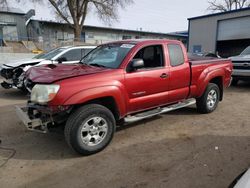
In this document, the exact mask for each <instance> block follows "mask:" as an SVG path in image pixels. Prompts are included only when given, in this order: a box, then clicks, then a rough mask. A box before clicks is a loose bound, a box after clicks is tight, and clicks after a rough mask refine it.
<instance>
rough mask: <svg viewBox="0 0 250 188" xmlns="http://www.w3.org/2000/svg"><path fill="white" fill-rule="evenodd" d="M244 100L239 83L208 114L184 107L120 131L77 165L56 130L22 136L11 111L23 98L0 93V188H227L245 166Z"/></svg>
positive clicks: (249, 159)
mask: <svg viewBox="0 0 250 188" xmlns="http://www.w3.org/2000/svg"><path fill="white" fill-rule="evenodd" d="M249 97H250V84H244V83H241V84H240V85H239V86H238V87H231V88H229V89H227V90H226V92H225V98H224V101H223V102H222V103H220V105H219V107H218V109H217V110H216V111H215V112H214V113H212V114H208V115H200V114H198V113H197V112H196V109H195V107H189V108H184V109H181V110H178V111H174V112H171V113H168V114H165V115H162V116H157V117H154V118H152V119H149V120H146V121H141V122H138V123H135V124H131V125H129V126H126V127H120V128H118V131H117V133H116V134H115V137H114V139H113V141H112V143H111V144H110V145H109V147H108V148H107V149H105V150H104V151H102V152H101V153H98V154H96V155H93V156H89V157H81V156H79V155H77V154H75V153H74V152H72V151H71V150H70V149H69V148H68V146H67V145H66V143H65V141H64V137H63V132H62V130H61V129H60V128H59V129H55V130H54V131H53V132H52V133H50V134H39V133H32V132H28V131H26V130H25V128H24V126H23V125H22V124H21V123H20V121H19V120H18V119H17V117H16V115H15V111H14V105H15V104H24V103H25V100H26V99H27V96H25V95H24V94H23V93H21V92H18V91H15V90H8V91H7V90H3V89H0V139H1V140H2V143H1V144H0V187H1V188H5V187H8V188H12V187H26V188H29V187H32V188H33V187H36V188H39V187H41V188H44V187H61V188H64V187H65V188H68V187H71V188H74V187H90V188H92V187H93V188H95V187H115V188H127V187H128V188H129V187H133V188H140V187H143V188H144V187H157V188H158V187H164V188H165V187H168V188H177V187H178V188H201V187H202V188H211V187H213V188H217V187H218V188H224V187H228V185H229V184H230V183H231V182H232V181H233V179H234V178H235V177H236V176H237V175H238V174H240V173H241V172H242V171H243V170H244V169H246V168H248V167H249V166H250V155H249V153H250V129H249V127H250V118H249V108H250V99H249Z"/></svg>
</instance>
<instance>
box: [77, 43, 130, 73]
mask: <svg viewBox="0 0 250 188" xmlns="http://www.w3.org/2000/svg"><path fill="white" fill-rule="evenodd" d="M133 47H134V45H133V44H121V43H119V44H106V45H102V46H99V47H97V48H96V49H94V50H93V51H91V52H90V53H89V54H87V55H86V56H85V57H84V58H83V59H82V60H81V63H84V64H87V65H92V66H97V67H107V68H113V69H116V68H118V67H119V66H120V64H121V63H122V61H123V59H124V58H125V57H126V55H127V54H128V52H129V51H130V50H131V48H133Z"/></svg>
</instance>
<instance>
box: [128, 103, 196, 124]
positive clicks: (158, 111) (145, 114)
mask: <svg viewBox="0 0 250 188" xmlns="http://www.w3.org/2000/svg"><path fill="white" fill-rule="evenodd" d="M195 103H196V100H195V99H187V100H185V101H182V102H179V103H177V104H173V105H170V106H167V107H163V108H156V109H154V110H150V111H146V112H142V113H139V114H136V115H133V116H131V115H130V116H127V117H125V119H124V120H125V122H126V123H132V122H136V121H140V120H143V119H146V118H151V117H153V116H156V115H160V114H163V113H167V112H170V111H173V110H177V109H180V108H184V107H187V106H191V105H193V104H195Z"/></svg>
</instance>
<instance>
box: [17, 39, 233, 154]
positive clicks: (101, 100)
mask: <svg viewBox="0 0 250 188" xmlns="http://www.w3.org/2000/svg"><path fill="white" fill-rule="evenodd" d="M231 74H232V63H231V61H230V60H228V59H215V58H201V57H200V58H192V59H189V58H188V56H187V53H186V49H185V47H184V46H183V44H182V43H181V42H179V41H172V40H129V41H127V40H126V41H118V42H113V43H108V44H104V45H100V46H99V47H97V48H96V49H94V50H93V51H91V52H90V53H89V54H88V55H87V56H85V57H84V58H83V59H82V60H81V62H79V63H78V64H74V65H66V64H56V65H53V64H52V65H45V66H41V67H34V68H31V69H29V71H28V72H27V73H26V77H27V78H28V79H27V80H26V82H27V83H26V85H27V86H28V87H30V89H32V92H31V97H30V100H29V101H28V105H27V106H26V107H16V112H17V115H18V116H19V118H20V119H21V120H22V121H23V123H24V124H25V125H26V127H27V128H28V129H29V130H32V131H39V132H44V133H45V132H47V131H48V127H51V126H54V125H55V124H62V125H65V131H64V132H65V138H66V141H67V143H68V144H69V146H70V147H71V148H72V149H73V150H75V151H76V152H78V153H80V154H82V155H90V154H93V153H96V152H99V151H101V150H102V149H104V148H105V147H106V146H107V145H108V144H109V143H110V141H111V139H112V137H113V134H114V132H115V130H116V125H117V123H120V122H134V121H139V120H142V119H145V118H149V117H152V116H155V115H158V114H162V113H165V112H169V111H171V110H175V109H178V108H182V107H186V106H189V105H193V104H195V103H196V105H197V109H198V111H199V112H201V113H210V112H212V111H214V110H215V109H216V107H217V105H218V103H219V101H221V100H222V98H223V89H224V88H225V87H228V86H229V85H230V81H231Z"/></svg>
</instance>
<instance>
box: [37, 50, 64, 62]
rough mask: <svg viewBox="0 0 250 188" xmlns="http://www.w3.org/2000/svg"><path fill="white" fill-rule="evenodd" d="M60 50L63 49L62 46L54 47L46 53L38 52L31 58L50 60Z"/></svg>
mask: <svg viewBox="0 0 250 188" xmlns="http://www.w3.org/2000/svg"><path fill="white" fill-rule="evenodd" d="M62 51H64V49H63V48H57V49H54V50H52V51H50V52H48V53H45V54H39V55H37V56H35V57H33V59H45V60H52V58H53V57H55V56H57V55H58V54H59V53H61V52H62Z"/></svg>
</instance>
